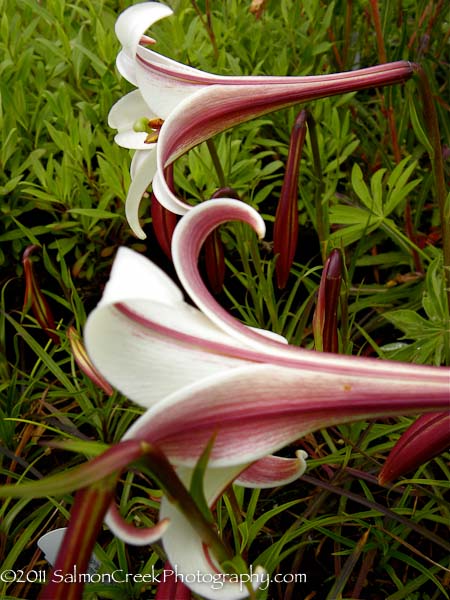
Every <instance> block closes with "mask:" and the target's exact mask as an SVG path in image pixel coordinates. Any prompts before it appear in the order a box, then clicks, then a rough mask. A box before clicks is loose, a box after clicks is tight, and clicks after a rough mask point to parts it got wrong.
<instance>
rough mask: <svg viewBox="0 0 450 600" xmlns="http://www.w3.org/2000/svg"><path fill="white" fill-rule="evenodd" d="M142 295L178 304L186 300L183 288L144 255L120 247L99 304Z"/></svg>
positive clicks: (169, 303) (103, 304) (107, 303)
mask: <svg viewBox="0 0 450 600" xmlns="http://www.w3.org/2000/svg"><path fill="white" fill-rule="evenodd" d="M136 298H140V299H142V300H151V301H155V302H159V303H162V304H166V305H168V306H170V305H172V306H177V305H178V304H179V303H180V302H183V294H182V293H181V290H180V288H179V287H178V286H177V285H176V284H175V283H174V282H173V281H172V279H170V277H169V276H168V275H166V273H165V272H164V271H163V270H162V269H160V268H159V267H157V266H156V265H155V264H154V263H152V262H150V261H149V260H148V259H147V258H145V256H143V255H142V254H139V253H138V252H135V251H134V250H130V249H129V248H125V247H121V248H119V250H118V251H117V254H116V257H115V259H114V263H113V266H112V269H111V274H110V276H109V281H108V283H107V284H106V286H105V289H104V291H103V296H102V298H101V300H100V302H99V304H98V306H99V307H100V306H105V305H111V304H114V303H116V302H126V301H127V300H132V299H136Z"/></svg>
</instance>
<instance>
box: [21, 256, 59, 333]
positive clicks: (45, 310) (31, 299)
mask: <svg viewBox="0 0 450 600" xmlns="http://www.w3.org/2000/svg"><path fill="white" fill-rule="evenodd" d="M36 248H38V246H36V245H33V246H28V247H27V248H26V249H25V252H24V253H23V257H22V264H23V268H24V273H25V295H24V302H23V310H24V311H28V310H29V309H30V308H31V310H32V312H33V315H34V316H35V318H36V320H37V322H38V323H39V325H40V326H41V327H42V329H43V330H44V331H45V332H46V333H47V335H48V336H49V338H50V339H52V340H53V341H54V342H55V344H59V337H58V336H57V335H56V333H54V330H55V329H56V325H55V319H54V318H53V314H52V311H51V309H50V306H49V304H48V302H47V300H46V299H45V296H44V295H43V294H42V292H41V289H40V287H39V284H38V282H37V281H36V277H35V275H34V271H33V263H32V262H31V259H30V256H31V254H32V253H33V252H34V251H35V250H36Z"/></svg>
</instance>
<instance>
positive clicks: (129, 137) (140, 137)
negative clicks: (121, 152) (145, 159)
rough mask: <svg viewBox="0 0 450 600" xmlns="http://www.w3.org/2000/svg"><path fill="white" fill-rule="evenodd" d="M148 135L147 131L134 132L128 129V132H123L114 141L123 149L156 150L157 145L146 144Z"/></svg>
mask: <svg viewBox="0 0 450 600" xmlns="http://www.w3.org/2000/svg"><path fill="white" fill-rule="evenodd" d="M147 137H148V134H147V133H145V131H133V130H132V129H128V130H127V131H121V132H120V133H118V134H117V135H116V136H115V137H114V141H115V143H116V144H117V145H118V146H121V147H122V148H128V149H129V150H154V149H155V146H156V144H148V143H146V141H145V140H146V139H147Z"/></svg>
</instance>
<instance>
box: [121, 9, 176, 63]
mask: <svg viewBox="0 0 450 600" xmlns="http://www.w3.org/2000/svg"><path fill="white" fill-rule="evenodd" d="M171 14H172V9H171V8H169V7H168V6H166V5H165V4H161V3H160V2H141V3H139V4H135V5H134V6H130V7H129V8H127V9H126V10H125V11H124V12H123V13H121V14H120V15H119V18H118V19H117V21H116V35H117V37H118V39H119V41H120V43H121V44H122V46H123V48H124V50H125V51H126V52H127V54H129V56H131V57H132V58H134V57H135V56H136V51H137V48H138V45H139V42H140V40H141V38H142V36H143V34H144V33H145V32H146V31H147V29H148V28H149V27H151V26H152V25H153V23H156V22H157V21H159V20H160V19H163V18H164V17H168V16H170V15H171Z"/></svg>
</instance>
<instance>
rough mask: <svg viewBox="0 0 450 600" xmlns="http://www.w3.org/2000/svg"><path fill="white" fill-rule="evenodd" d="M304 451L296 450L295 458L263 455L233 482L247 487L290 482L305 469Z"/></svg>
mask: <svg viewBox="0 0 450 600" xmlns="http://www.w3.org/2000/svg"><path fill="white" fill-rule="evenodd" d="M307 456H308V455H307V454H306V452H304V451H303V450H297V452H296V458H284V457H283V456H273V455H270V456H265V457H264V458H260V459H259V460H257V461H256V462H255V463H253V464H252V465H250V466H249V467H247V469H245V471H242V473H241V474H240V475H239V476H238V478H237V479H236V480H235V483H237V484H238V485H242V486H243V487H249V488H271V487H277V486H279V485H286V484H288V483H292V482H293V481H295V480H296V479H298V478H299V477H301V476H302V475H303V473H304V472H305V471H306V458H307Z"/></svg>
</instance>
